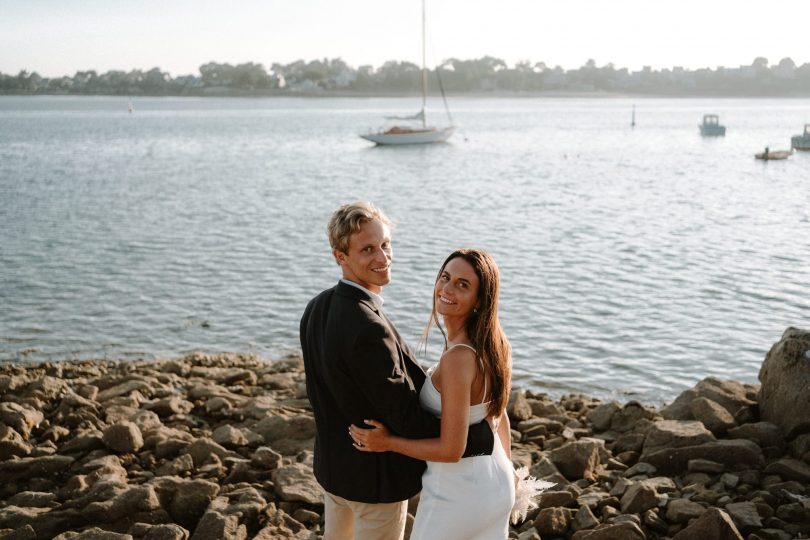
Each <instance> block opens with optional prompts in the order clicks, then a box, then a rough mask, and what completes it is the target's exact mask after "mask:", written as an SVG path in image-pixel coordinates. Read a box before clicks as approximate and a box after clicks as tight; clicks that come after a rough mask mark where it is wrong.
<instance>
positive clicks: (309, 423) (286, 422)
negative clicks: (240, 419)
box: [250, 414, 315, 455]
mask: <svg viewBox="0 0 810 540" xmlns="http://www.w3.org/2000/svg"><path fill="white" fill-rule="evenodd" d="M250 429H252V430H253V431H255V432H256V433H258V434H259V435H261V436H262V437H264V440H265V442H266V443H267V444H269V445H270V446H272V447H273V449H274V450H276V451H277V452H280V453H282V454H284V455H290V454H297V453H298V452H300V451H301V450H308V449H312V446H313V439H314V437H315V419H314V418H312V416H309V415H304V414H301V415H297V416H293V417H289V418H288V417H284V416H268V417H267V418H264V419H262V420H261V421H259V422H257V423H256V424H254V425H253V426H252V427H251V428H250Z"/></svg>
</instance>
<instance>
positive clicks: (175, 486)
mask: <svg viewBox="0 0 810 540" xmlns="http://www.w3.org/2000/svg"><path fill="white" fill-rule="evenodd" d="M150 483H151V485H153V486H154V488H155V492H156V493H157V494H158V498H159V499H160V501H161V506H162V507H163V508H165V509H166V510H167V511H168V512H169V514H170V515H171V516H172V519H173V520H174V521H175V522H176V523H178V524H179V525H182V526H183V527H184V528H186V529H193V528H194V527H195V526H196V525H197V522H198V521H199V520H200V518H201V517H202V515H203V513H205V509H206V508H208V504H209V503H210V502H211V501H212V500H214V498H215V497H216V496H217V494H218V493H219V486H218V485H217V484H215V483H213V482H209V481H207V480H183V479H181V478H177V477H172V476H161V477H159V478H155V479H154V480H152V481H151V482H150Z"/></svg>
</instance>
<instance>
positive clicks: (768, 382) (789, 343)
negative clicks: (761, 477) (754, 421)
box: [759, 328, 810, 440]
mask: <svg viewBox="0 0 810 540" xmlns="http://www.w3.org/2000/svg"><path fill="white" fill-rule="evenodd" d="M759 380H760V382H761V383H762V386H761V388H760V393H759V411H760V416H761V418H762V420H765V421H767V422H772V423H774V424H776V425H777V426H779V427H780V428H781V429H782V432H783V433H784V434H785V436H786V438H787V439H788V440H790V439H792V438H794V437H795V436H797V435H799V434H800V433H803V432H805V431H808V430H810V397H808V391H807V389H808V388H810V332H808V331H806V330H799V329H797V328H788V329H787V330H785V332H784V333H783V334H782V338H781V339H780V340H779V341H778V342H776V343H775V344H774V345H773V346H772V347H771V350H769V351H768V354H767V355H765V361H764V362H763V363H762V367H761V368H760V370H759Z"/></svg>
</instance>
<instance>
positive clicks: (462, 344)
mask: <svg viewBox="0 0 810 540" xmlns="http://www.w3.org/2000/svg"><path fill="white" fill-rule="evenodd" d="M456 347H467V348H468V349H470V350H471V351H472V352H474V353H475V357H476V358H478V352H477V351H476V350H475V347H472V346H470V345H467V344H466V343H456V344H455V345H453V346H452V347H450V348H448V349H447V351H450V350H452V349H455V348H456ZM447 351H444V352H447ZM478 365H479V366H481V375H482V376H483V377H484V395H483V396H481V404H483V403H485V400H486V399H487V372H486V371H485V370H484V361H483V360H481V358H478Z"/></svg>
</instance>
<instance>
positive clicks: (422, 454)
mask: <svg viewBox="0 0 810 540" xmlns="http://www.w3.org/2000/svg"><path fill="white" fill-rule="evenodd" d="M328 232H329V243H330V245H331V248H332V253H333V255H334V257H335V261H336V262H337V264H338V265H339V266H340V268H341V271H342V279H340V281H339V282H338V284H337V285H336V286H334V287H332V288H331V289H327V290H326V291H323V292H322V293H321V294H319V295H318V296H316V297H315V298H313V299H312V300H311V301H310V302H309V304H308V305H307V308H306V311H305V312H304V315H303V318H302V319H301V328H300V331H301V346H302V349H303V354H304V364H305V368H306V382H307V393H308V395H309V399H310V402H311V403H312V408H313V411H314V414H315V423H316V428H317V429H316V437H315V463H314V471H315V477H316V479H317V480H318V482H319V483H320V484H321V486H322V487H323V488H324V490H325V494H324V514H325V530H324V538H325V540H344V539H345V540H352V539H357V540H370V539H375V540H376V539H380V540H388V539H391V540H399V539H401V538H403V535H404V530H405V522H406V515H407V501H408V499H409V498H411V497H412V496H414V495H416V494H417V493H419V492H420V490H421V495H420V499H419V506H418V509H417V513H416V519H415V522H414V526H413V531H412V533H411V538H412V539H414V540H425V539H442V540H446V539H464V540H469V539H481V540H494V539H505V538H506V537H507V535H508V530H509V515H510V511H511V509H512V505H513V503H514V499H515V474H514V469H513V466H512V463H511V459H510V456H511V449H510V428H509V420H508V418H507V416H506V412H505V408H506V402H507V400H508V396H509V391H510V384H511V352H510V347H509V342H508V341H507V339H506V336H505V335H504V333H503V330H502V329H501V325H500V322H499V320H498V288H499V274H498V268H497V266H496V265H495V262H494V261H493V260H492V258H491V257H490V256H489V255H488V254H487V253H485V252H483V251H479V250H458V251H455V252H453V253H452V254H450V256H449V257H448V258H447V259H446V260H445V261H444V263H443V264H442V265H441V268H440V269H439V272H438V276H437V278H436V282H435V284H434V291H433V308H432V311H431V314H430V320H429V324H428V330H430V327H431V326H432V325H433V324H436V325H437V326H438V327H439V329H440V330H441V332H442V334H443V336H444V338H445V344H446V346H445V350H444V352H443V354H442V355H441V357H440V358H439V361H438V363H437V364H436V365H435V366H434V367H433V368H431V369H430V370H428V372H427V373H426V372H425V371H423V369H422V367H421V366H420V365H419V364H418V363H417V361H416V358H415V356H414V355H413V353H412V352H411V349H410V348H409V347H408V345H407V344H406V343H405V341H404V340H403V339H402V337H401V336H400V335H399V333H398V332H397V330H396V328H395V327H394V324H393V323H392V322H391V321H390V320H389V319H388V317H387V316H386V314H385V312H384V311H383V298H382V296H381V294H382V289H383V287H384V286H385V285H387V284H388V283H389V281H390V280H391V261H392V248H391V222H390V221H389V220H388V218H387V217H386V216H385V214H383V213H382V211H380V210H379V209H378V208H376V207H375V206H374V205H372V204H370V203H365V202H357V203H353V204H349V205H345V206H342V207H341V208H339V209H338V210H337V211H336V212H335V213H334V214H333V215H332V218H331V220H330V221H329V225H328ZM440 318H441V319H442V320H441V321H439V319H440ZM426 332H427V331H426Z"/></svg>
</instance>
